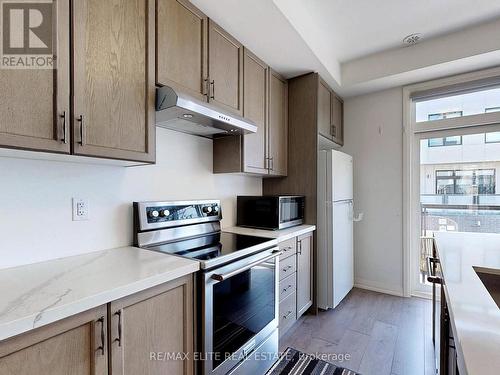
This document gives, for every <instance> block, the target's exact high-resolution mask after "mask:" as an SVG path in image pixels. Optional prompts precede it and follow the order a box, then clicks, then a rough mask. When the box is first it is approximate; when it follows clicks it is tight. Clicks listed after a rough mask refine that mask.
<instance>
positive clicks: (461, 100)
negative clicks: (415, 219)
mask: <svg viewBox="0 0 500 375" xmlns="http://www.w3.org/2000/svg"><path fill="white" fill-rule="evenodd" d="M413 100H414V102H415V122H416V123H419V122H429V121H436V120H444V119H450V118H456V117H466V116H472V115H479V114H484V113H490V112H500V105H499V103H500V86H499V85H498V84H497V85H496V86H494V87H489V88H484V87H482V88H478V89H467V88H464V90H463V92H458V93H453V92H451V93H450V94H447V93H446V92H443V91H441V92H434V93H430V92H429V93H425V92H424V93H417V94H416V96H415V97H414V98H413Z"/></svg>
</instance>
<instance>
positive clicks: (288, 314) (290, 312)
mask: <svg viewBox="0 0 500 375" xmlns="http://www.w3.org/2000/svg"><path fill="white" fill-rule="evenodd" d="M292 312H293V311H292V310H288V312H287V313H286V314H285V315H283V319H288V317H289V316H290V315H292Z"/></svg>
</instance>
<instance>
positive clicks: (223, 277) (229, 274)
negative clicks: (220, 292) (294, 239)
mask: <svg viewBox="0 0 500 375" xmlns="http://www.w3.org/2000/svg"><path fill="white" fill-rule="evenodd" d="M281 254H283V252H282V251H279V250H274V251H273V253H272V254H271V255H268V256H267V257H265V258H262V259H259V260H257V261H255V262H252V263H250V264H247V265H246V266H244V267H241V268H238V269H237V270H234V271H231V272H227V273H214V274H213V275H212V276H210V277H211V278H212V279H214V280H217V281H224V280H227V279H229V278H231V277H233V276H236V275H237V274H239V273H242V272H245V271H247V270H249V269H250V268H253V267H255V266H258V265H259V264H261V263H263V262H266V261H268V260H271V259H273V258H276V257H279V256H280V255H281Z"/></svg>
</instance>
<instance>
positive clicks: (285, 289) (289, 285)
mask: <svg viewBox="0 0 500 375" xmlns="http://www.w3.org/2000/svg"><path fill="white" fill-rule="evenodd" d="M291 287H292V285H291V284H288V286H287V287H285V288H283V293H286V291H287V290H288V289H290V288H291Z"/></svg>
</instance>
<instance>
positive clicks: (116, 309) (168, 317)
mask: <svg viewBox="0 0 500 375" xmlns="http://www.w3.org/2000/svg"><path fill="white" fill-rule="evenodd" d="M193 315H194V310H193V281H192V276H187V277H183V278H180V279H177V280H174V281H172V282H169V283H167V284H164V285H160V286H158V287H155V288H151V289H148V290H146V291H143V292H140V293H137V294H134V295H132V296H128V297H125V298H123V299H121V300H118V301H114V302H111V304H110V317H109V319H110V335H109V337H110V341H109V343H110V358H111V360H110V374H112V375H118V374H119V375H125V374H126V375H137V374H144V375H146V374H147V375H160V374H169V375H177V374H192V373H193V367H194V365H193V364H194V361H193V355H192V354H193V337H194V331H193ZM154 352H161V353H165V352H166V353H172V354H176V353H190V354H191V356H190V358H189V359H187V360H183V359H182V358H179V359H178V360H158V359H159V357H157V360H151V358H150V355H151V353H154Z"/></svg>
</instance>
